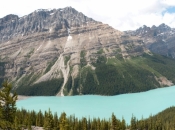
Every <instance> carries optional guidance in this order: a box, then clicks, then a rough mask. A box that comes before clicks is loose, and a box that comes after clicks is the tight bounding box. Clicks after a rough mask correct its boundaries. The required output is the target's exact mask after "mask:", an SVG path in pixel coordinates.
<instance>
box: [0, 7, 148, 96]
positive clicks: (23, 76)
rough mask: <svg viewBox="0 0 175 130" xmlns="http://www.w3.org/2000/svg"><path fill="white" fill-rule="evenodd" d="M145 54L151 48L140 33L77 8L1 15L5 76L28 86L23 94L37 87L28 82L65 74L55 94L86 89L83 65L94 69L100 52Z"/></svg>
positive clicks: (107, 56)
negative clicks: (118, 28)
mask: <svg viewBox="0 0 175 130" xmlns="http://www.w3.org/2000/svg"><path fill="white" fill-rule="evenodd" d="M143 53H150V52H149V51H148V49H146V48H145V47H144V42H143V40H142V39H141V38H138V37H137V36H131V35H128V34H125V33H123V32H120V31H118V30H115V29H113V28H112V27H110V26H109V25H107V24H103V23H101V22H97V21H95V20H93V19H91V18H88V17H86V16H85V15H83V14H82V13H80V12H78V11H76V10H75V9H74V8H72V7H66V8H63V9H54V10H43V9H41V10H37V11H34V12H33V13H31V14H29V15H26V16H23V17H21V18H19V17H18V16H16V15H7V16H6V17H4V18H1V19H0V63H1V64H0V69H1V70H2V72H3V74H1V75H0V76H1V77H0V79H1V80H2V79H4V78H8V79H9V80H10V81H12V83H13V85H14V89H18V88H20V89H22V90H23V91H22V92H21V93H20V94H25V92H24V91H28V90H30V89H32V87H29V88H26V89H25V87H28V86H35V85H38V84H40V83H43V82H44V83H46V82H47V81H48V82H49V81H52V80H54V79H60V82H59V83H57V84H56V85H55V86H56V87H57V89H55V90H54V94H55V95H65V94H66V95H69V94H72V93H73V92H72V91H73V88H76V94H82V91H81V90H82V89H83V84H81V83H80V82H84V80H83V79H81V78H82V75H81V74H82V72H83V69H84V68H90V69H91V70H92V71H93V70H95V69H96V67H97V66H95V64H96V63H98V62H101V61H99V57H100V58H101V57H102V58H105V59H112V58H114V59H115V58H116V57H118V59H124V60H128V59H130V58H131V57H136V56H140V55H142V54H143ZM104 61H105V60H104ZM107 62H108V61H105V63H106V64H107ZM70 77H71V78H70ZM77 78H80V81H79V82H78V84H77V85H76V79H77ZM97 78H98V76H97ZM97 78H95V77H94V79H97ZM81 80H83V81H81ZM69 82H70V83H71V85H70V87H68V86H69V85H68V83H69ZM99 83H100V82H99V81H98V79H97V84H98V85H99ZM43 86H44V85H43ZM65 86H67V89H65ZM35 88H37V86H35ZM43 88H44V87H43ZM43 88H39V89H38V91H40V90H42V89H43ZM46 91H47V89H46ZM99 94H100V93H99ZM31 95H32V94H31ZM34 95H35V94H34ZM39 95H45V94H39ZM51 95H53V93H52V94H51Z"/></svg>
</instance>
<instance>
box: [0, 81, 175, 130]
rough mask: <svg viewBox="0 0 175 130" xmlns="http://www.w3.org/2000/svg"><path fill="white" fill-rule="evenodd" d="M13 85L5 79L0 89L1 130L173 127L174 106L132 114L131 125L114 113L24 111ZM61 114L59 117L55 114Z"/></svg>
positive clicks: (163, 129) (151, 129)
mask: <svg viewBox="0 0 175 130" xmlns="http://www.w3.org/2000/svg"><path fill="white" fill-rule="evenodd" d="M11 89H12V85H11V84H10V83H9V82H8V81H5V82H4V83H3V84H2V90H1V91H0V130H1V129H2V130H23V129H28V130H32V128H33V127H34V126H38V127H42V128H43V129H46V130H126V129H129V130H136V129H139V130H174V128H175V116H174V115H175V107H170V108H167V109H166V110H164V111H162V112H160V113H158V114H157V115H150V117H149V118H147V119H141V120H138V119H137V118H136V117H134V115H133V116H132V118H131V121H130V124H126V122H125V119H124V118H123V119H122V120H119V119H117V116H116V115H115V114H114V113H111V114H112V116H111V118H110V119H108V120H107V119H100V118H98V117H97V118H91V117H89V118H86V117H82V118H81V119H79V118H77V117H76V116H75V115H70V116H67V115H66V113H65V112H63V113H54V114H53V113H52V112H51V110H50V109H49V110H48V111H45V112H44V113H43V112H41V111H39V112H36V111H27V110H24V109H21V110H19V109H17V108H16V101H17V99H18V98H17V94H16V93H13V94H11ZM58 115H60V116H58Z"/></svg>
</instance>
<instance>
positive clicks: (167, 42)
mask: <svg viewBox="0 0 175 130" xmlns="http://www.w3.org/2000/svg"><path fill="white" fill-rule="evenodd" d="M125 33H126V34H130V35H133V36H137V37H139V38H141V39H142V40H143V41H144V44H145V45H146V47H147V48H148V49H149V50H150V51H152V52H154V53H158V54H161V55H165V56H170V57H172V58H175V29H173V28H170V27H169V26H167V25H165V24H161V25H159V26H158V27H156V26H152V27H147V26H145V25H144V26H143V27H140V28H139V29H137V30H135V31H127V32H125Z"/></svg>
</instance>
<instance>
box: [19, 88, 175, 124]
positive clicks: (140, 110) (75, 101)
mask: <svg viewBox="0 0 175 130" xmlns="http://www.w3.org/2000/svg"><path fill="white" fill-rule="evenodd" d="M170 106H175V86H172V87H167V88H159V89H155V90H150V91H147V92H141V93H133V94H122V95H118V96H94V95H87V96H67V97H54V96H52V97H32V98H28V99H25V100H20V101H18V102H17V107H18V108H24V109H27V110H35V111H39V110H42V111H45V110H48V109H49V108H50V109H51V111H52V112H57V113H58V115H60V114H61V112H66V114H67V115H75V116H76V117H79V118H81V117H89V116H90V117H91V118H93V117H100V118H106V119H109V118H110V117H111V115H112V113H114V114H115V115H116V116H117V118H119V119H122V117H124V118H125V120H126V122H127V123H130V119H131V117H132V114H133V115H134V116H136V117H137V118H138V119H141V118H142V116H143V117H144V118H147V117H149V116H150V115H151V114H152V115H154V114H157V113H158V112H160V111H162V110H164V109H166V108H168V107H170Z"/></svg>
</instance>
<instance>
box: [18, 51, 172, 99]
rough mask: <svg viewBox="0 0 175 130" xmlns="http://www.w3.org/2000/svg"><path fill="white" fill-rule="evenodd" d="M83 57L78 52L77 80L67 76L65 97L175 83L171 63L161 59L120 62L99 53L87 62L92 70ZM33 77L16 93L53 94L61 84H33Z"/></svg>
mask: <svg viewBox="0 0 175 130" xmlns="http://www.w3.org/2000/svg"><path fill="white" fill-rule="evenodd" d="M85 54H86V52H85V51H82V52H81V64H80V66H79V68H80V69H79V75H78V77H76V78H73V77H72V76H71V74H70V75H69V77H68V81H67V83H66V85H65V89H64V94H65V95H79V94H83V95H85V94H98V95H118V94H123V93H134V92H142V91H147V90H150V89H155V88H160V87H166V85H164V86H162V85H160V83H159V78H160V77H167V79H168V80H170V81H172V82H173V83H175V60H174V59H171V58H168V57H165V56H160V55H156V54H152V55H149V54H143V55H141V56H136V57H131V58H130V59H123V58H122V57H121V55H119V54H118V55H116V57H115V58H106V57H105V56H103V55H101V54H99V56H98V58H97V60H96V61H95V60H92V61H93V62H92V63H91V64H92V65H93V66H94V67H95V70H94V69H92V68H91V67H90V66H86V64H87V62H86V60H85ZM66 62H67V61H66ZM36 77H37V75H36V76H33V75H32V73H31V74H30V75H27V76H26V77H23V79H22V80H21V82H20V83H18V87H17V90H16V91H17V92H18V93H19V94H21V95H46V96H48V95H55V94H56V93H57V92H58V91H59V90H60V88H61V86H62V83H63V81H64V79H63V78H62V79H52V80H49V81H44V82H41V83H38V84H33V82H34V81H36Z"/></svg>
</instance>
